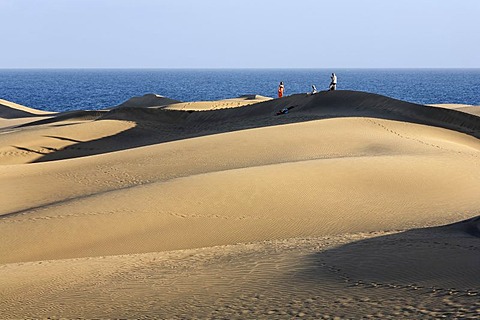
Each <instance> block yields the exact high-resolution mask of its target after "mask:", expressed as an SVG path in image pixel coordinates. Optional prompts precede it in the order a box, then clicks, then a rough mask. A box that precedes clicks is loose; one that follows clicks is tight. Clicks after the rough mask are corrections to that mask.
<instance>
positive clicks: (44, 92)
mask: <svg viewBox="0 0 480 320" xmlns="http://www.w3.org/2000/svg"><path fill="white" fill-rule="evenodd" d="M332 72H335V73H336V75H337V77H338V85H337V89H338V90H358V91H366V92H371V93H377V94H381V95H385V96H388V97H392V98H396V99H400V100H404V101H409V102H414V103H421V104H434V103H461V104H470V105H480V69H335V70H333V69H193V70H188V69H18V70H16V69H2V70H0V99H5V100H9V101H13V102H16V103H19V104H22V105H25V106H28V107H32V108H36V109H40V110H47V111H58V112H62V111H70V110H80V109H82V110H84V109H88V110H93V109H104V108H109V107H112V106H115V105H118V104H120V103H122V102H124V101H125V100H128V99H129V98H131V97H133V96H140V95H144V94H147V93H156V94H160V95H163V96H166V97H169V98H172V99H176V100H181V101H199V100H217V99H225V98H233V97H237V96H240V95H244V94H259V95H263V96H268V97H275V96H276V94H277V86H278V84H279V82H280V81H283V82H284V83H285V94H286V95H289V94H294V93H302V92H309V91H310V90H311V86H312V85H315V86H316V87H317V90H326V89H327V88H328V85H329V82H330V74H331V73H332Z"/></svg>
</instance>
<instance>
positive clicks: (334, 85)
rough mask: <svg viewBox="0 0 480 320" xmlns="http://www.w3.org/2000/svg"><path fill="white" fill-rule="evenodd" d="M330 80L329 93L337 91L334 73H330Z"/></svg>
mask: <svg viewBox="0 0 480 320" xmlns="http://www.w3.org/2000/svg"><path fill="white" fill-rule="evenodd" d="M330 79H331V81H330V91H333V90H337V76H336V75H335V73H332V76H331V77H330Z"/></svg>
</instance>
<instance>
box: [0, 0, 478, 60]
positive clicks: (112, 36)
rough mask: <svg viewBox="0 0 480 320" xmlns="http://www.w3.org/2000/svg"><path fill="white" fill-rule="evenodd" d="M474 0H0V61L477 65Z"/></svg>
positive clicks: (475, 6)
mask: <svg viewBox="0 0 480 320" xmlns="http://www.w3.org/2000/svg"><path fill="white" fill-rule="evenodd" d="M479 17H480V0H329V1H324V0H277V1H273V0H242V1H240V0H0V45H1V50H0V68H331V67H335V68H479V67H480V18H479Z"/></svg>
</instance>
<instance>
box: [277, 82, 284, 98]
mask: <svg viewBox="0 0 480 320" xmlns="http://www.w3.org/2000/svg"><path fill="white" fill-rule="evenodd" d="M284 90H285V86H284V85H283V81H280V85H279V86H278V97H279V98H281V97H283V91H284Z"/></svg>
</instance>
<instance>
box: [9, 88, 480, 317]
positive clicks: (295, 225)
mask: <svg viewBox="0 0 480 320" xmlns="http://www.w3.org/2000/svg"><path fill="white" fill-rule="evenodd" d="M284 108H289V111H288V113H287V114H280V115H277V113H278V111H279V110H282V109H284ZM459 108H465V107H459ZM468 108H475V107H468ZM32 110H33V109H32ZM469 110H470V109H469ZM0 112H1V113H0V118H2V119H0V121H1V122H0V191H1V192H0V203H1V204H2V206H1V207H0V240H1V241H0V274H1V275H2V276H1V277H0V298H1V299H0V318H2V317H3V318H48V317H50V318H129V319H137V318H161V319H194V318H198V319H206V318H218V319H291V318H295V317H300V318H302V317H303V318H310V319H313V318H315V319H322V318H325V319H333V318H335V317H338V318H339V319H343V318H345V319H352V318H353V319H360V318H378V319H385V318H392V319H415V318H416V319H436V318H440V317H444V318H459V319H460V318H462V319H463V318H475V317H476V316H478V314H480V278H479V277H478V270H480V254H479V251H480V220H479V218H478V217H480V197H479V196H478V194H479V192H478V191H479V190H480V140H479V138H480V117H478V116H477V115H476V114H475V112H464V110H458V108H457V107H451V106H424V105H417V104H412V103H408V102H404V101H399V100H395V99H391V98H388V97H384V96H379V95H375V94H369V93H363V92H354V91H334V92H320V93H318V94H315V95H306V94H297V95H292V96H287V97H284V98H281V99H270V98H266V97H261V96H255V95H252V96H243V97H240V98H234V99H225V100H219V101H200V102H179V101H176V100H173V99H168V98H165V97H162V96H158V95H146V96H144V97H135V98H132V99H130V100H128V101H126V102H125V103H124V104H122V105H120V106H117V107H114V108H110V109H109V110H100V111H73V112H68V113H59V114H41V113H40V112H38V113H37V112H35V111H34V110H33V111H31V110H30V109H28V110H27V109H23V108H20V107H18V106H16V105H13V104H10V103H8V102H5V101H2V106H1V109H0ZM27 113H28V115H27Z"/></svg>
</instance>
